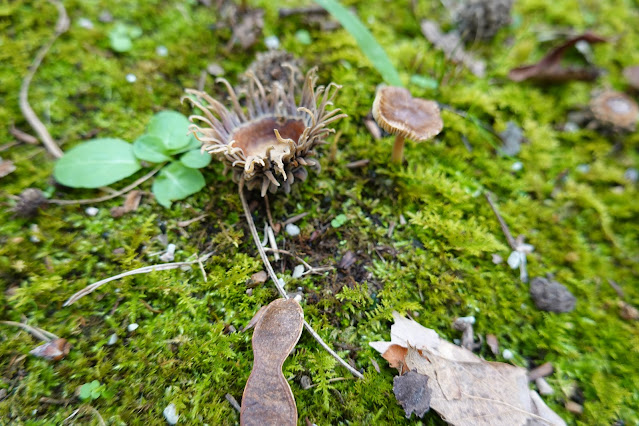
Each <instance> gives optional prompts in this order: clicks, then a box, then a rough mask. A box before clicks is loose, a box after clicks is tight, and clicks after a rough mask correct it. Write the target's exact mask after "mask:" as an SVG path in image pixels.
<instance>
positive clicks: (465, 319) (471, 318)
mask: <svg viewBox="0 0 639 426" xmlns="http://www.w3.org/2000/svg"><path fill="white" fill-rule="evenodd" d="M457 320H458V321H463V322H466V323H468V324H475V317H474V316H472V315H471V316H467V317H459V318H457Z"/></svg>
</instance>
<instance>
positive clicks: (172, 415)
mask: <svg viewBox="0 0 639 426" xmlns="http://www.w3.org/2000/svg"><path fill="white" fill-rule="evenodd" d="M162 414H164V418H165V419H166V421H167V423H168V424H170V425H174V424H176V423H177V422H178V419H179V418H180V416H178V414H177V411H176V410H175V404H173V403H170V404H169V405H167V406H166V408H165V409H164V411H163V412H162Z"/></svg>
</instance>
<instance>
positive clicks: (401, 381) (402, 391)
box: [393, 371, 432, 419]
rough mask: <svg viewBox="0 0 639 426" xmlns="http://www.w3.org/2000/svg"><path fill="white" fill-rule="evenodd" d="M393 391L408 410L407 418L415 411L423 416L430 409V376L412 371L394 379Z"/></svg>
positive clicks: (419, 415) (406, 410)
mask: <svg viewBox="0 0 639 426" xmlns="http://www.w3.org/2000/svg"><path fill="white" fill-rule="evenodd" d="M393 393H395V398H397V402H399V403H400V405H401V406H402V408H403V409H404V411H405V412H406V418H407V419H410V416H411V415H412V414H413V413H415V415H417V417H423V416H424V414H426V412H427V411H428V410H429V409H430V397H431V394H432V392H431V390H430V389H429V388H428V377H427V376H424V375H423V374H419V373H418V372H416V371H410V372H408V373H406V374H404V375H403V376H396V377H395V378H394V379H393Z"/></svg>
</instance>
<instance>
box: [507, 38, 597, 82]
mask: <svg viewBox="0 0 639 426" xmlns="http://www.w3.org/2000/svg"><path fill="white" fill-rule="evenodd" d="M580 41H587V42H588V43H591V44H592V43H605V42H606V41H607V40H606V39H605V38H603V37H599V36H598V35H595V34H593V33H591V32H586V33H584V34H581V35H579V36H577V37H574V38H571V39H570V40H567V41H565V42H564V43H563V44H562V45H560V46H558V47H556V48H555V49H553V50H551V51H550V53H548V54H547V55H546V56H544V57H543V58H542V59H541V61H539V62H537V63H536V64H534V65H525V66H522V67H517V68H514V69H512V70H510V72H509V73H508V78H510V79H511V80H513V81H524V80H532V81H536V82H541V83H562V82H565V81H571V80H581V81H592V80H595V79H596V78H597V77H599V74H600V72H599V69H597V68H595V67H564V66H562V65H561V60H562V59H563V57H564V55H565V54H566V52H567V51H568V49H570V48H571V47H573V46H574V45H576V44H577V43H578V42H580Z"/></svg>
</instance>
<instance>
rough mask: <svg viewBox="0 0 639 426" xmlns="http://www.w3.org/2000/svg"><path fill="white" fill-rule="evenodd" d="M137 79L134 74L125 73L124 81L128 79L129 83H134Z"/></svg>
mask: <svg viewBox="0 0 639 426" xmlns="http://www.w3.org/2000/svg"><path fill="white" fill-rule="evenodd" d="M137 80H138V78H137V77H136V76H135V74H130V73H129V74H127V75H126V81H128V82H129V83H135V82H136V81H137Z"/></svg>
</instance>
